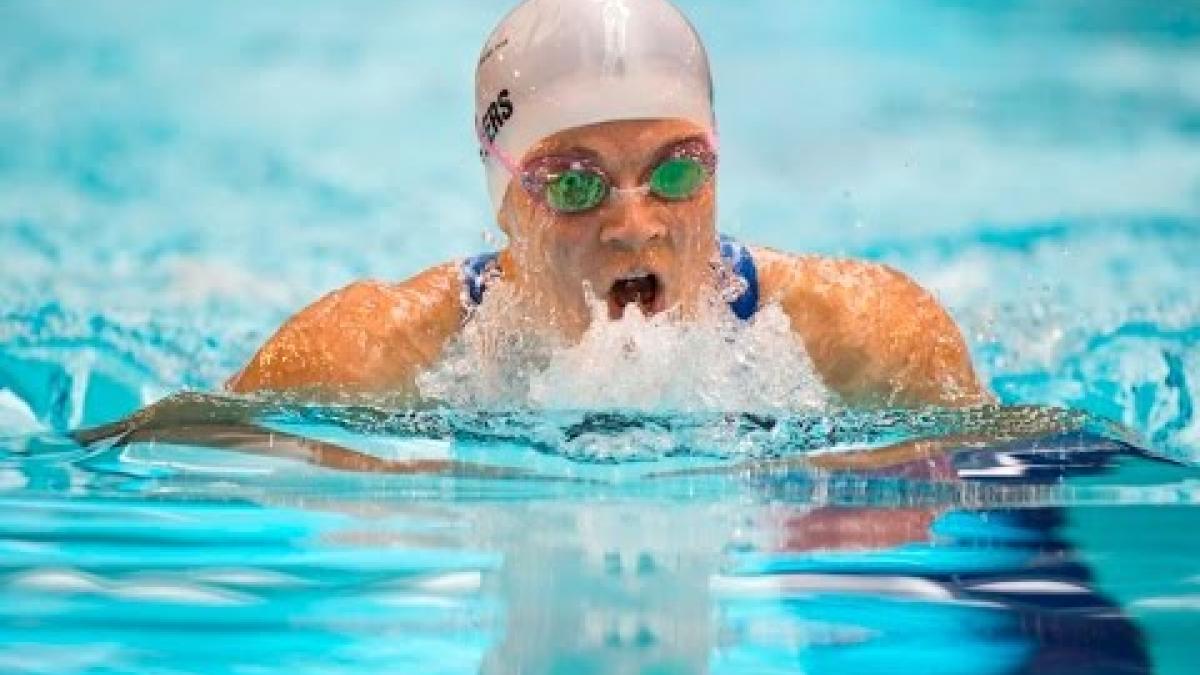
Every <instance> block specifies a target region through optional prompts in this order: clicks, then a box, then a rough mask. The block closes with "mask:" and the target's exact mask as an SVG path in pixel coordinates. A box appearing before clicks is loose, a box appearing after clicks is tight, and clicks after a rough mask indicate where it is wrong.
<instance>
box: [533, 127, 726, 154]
mask: <svg viewBox="0 0 1200 675" xmlns="http://www.w3.org/2000/svg"><path fill="white" fill-rule="evenodd" d="M705 133H706V130H705V129H704V127H701V126H700V125H698V124H696V123H695V122H690V121H688V120H681V119H645V120H617V121H612V122H601V123H599V124H589V125H587V126H582V127H575V128H573V129H566V130H564V131H560V132H558V133H556V134H553V135H551V136H547V137H546V138H543V139H542V140H541V141H539V142H538V143H536V144H535V145H534V146H533V147H532V148H530V149H529V152H527V153H526V157H535V156H540V155H551V154H556V153H561V152H570V151H579V150H588V151H591V152H594V153H596V154H599V155H603V156H626V157H628V156H638V155H641V154H646V153H652V152H655V151H657V150H658V149H659V148H661V147H662V146H664V145H668V144H671V143H675V142H677V141H681V140H684V139H687V138H695V137H697V136H704V135H705Z"/></svg>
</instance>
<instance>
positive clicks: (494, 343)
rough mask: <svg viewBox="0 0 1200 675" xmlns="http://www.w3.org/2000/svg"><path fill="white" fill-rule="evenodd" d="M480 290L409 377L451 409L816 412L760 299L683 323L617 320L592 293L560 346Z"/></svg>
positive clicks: (774, 314) (820, 391) (812, 382)
mask: <svg viewBox="0 0 1200 675" xmlns="http://www.w3.org/2000/svg"><path fill="white" fill-rule="evenodd" d="M501 285H502V284H499V285H497V288H494V289H489V292H488V296H487V297H485V299H484V303H483V305H481V306H480V308H479V309H478V311H476V314H475V316H474V318H473V319H472V320H471V322H470V323H468V325H467V326H466V328H465V329H464V330H463V332H462V334H461V335H460V336H459V337H458V338H456V339H455V340H454V341H453V342H452V343H451V344H450V345H449V346H448V347H447V351H446V355H445V356H444V358H443V359H442V361H441V362H440V363H438V364H436V365H435V366H434V367H433V368H432V369H431V370H429V371H428V372H426V373H424V374H423V375H422V376H421V377H420V378H419V379H418V385H419V387H420V389H421V392H422V394H423V395H424V396H426V397H429V398H432V399H436V400H440V401H443V402H445V403H447V404H449V405H452V406H455V407H465V408H488V407H505V408H510V407H513V406H517V407H527V408H533V409H549V410H581V409H587V410H635V411H647V412H661V411H672V412H714V411H741V410H756V411H792V412H817V411H823V410H825V409H827V407H828V403H829V394H828V392H827V390H826V389H825V387H824V386H823V385H822V384H821V381H820V379H819V377H818V376H817V375H816V372H815V370H814V369H813V366H812V363H811V361H810V359H809V357H808V354H807V353H806V352H805V350H804V347H803V345H802V343H801V342H800V341H799V340H798V339H797V338H796V336H795V335H794V333H793V332H792V330H791V326H790V323H789V321H788V318H787V317H786V316H785V315H784V313H783V311H782V310H781V309H779V308H778V307H777V306H767V307H764V308H763V309H762V310H760V311H759V312H758V314H757V315H756V316H755V317H754V318H753V319H752V320H751V321H749V322H746V323H740V322H737V321H736V320H735V319H734V318H733V317H732V316H731V315H729V313H728V310H727V309H726V308H725V306H723V305H719V306H717V307H714V308H713V311H710V312H707V313H705V315H704V316H701V317H700V318H698V319H696V320H694V321H680V320H678V319H675V318H673V317H672V315H671V313H670V312H665V313H662V314H659V315H655V316H652V317H646V316H644V315H643V314H642V313H641V312H640V311H639V310H638V309H637V307H636V306H630V307H628V308H627V311H626V312H625V313H624V316H623V317H622V318H621V319H620V320H616V321H613V320H609V319H607V318H606V317H605V313H606V309H605V308H604V306H603V304H602V303H601V302H599V301H596V300H594V299H593V300H592V308H593V319H592V322H591V324H590V326H589V327H588V329H587V330H586V331H585V332H584V334H583V336H582V338H581V339H580V340H579V341H578V342H577V343H574V344H570V343H567V342H565V341H564V340H562V339H561V338H559V337H557V336H556V335H554V334H553V333H551V332H550V331H549V330H548V329H545V328H544V326H546V325H549V324H551V323H552V322H549V321H545V320H544V319H543V320H541V321H538V322H534V321H533V320H530V319H526V320H519V319H518V320H514V319H513V317H512V313H510V312H509V311H508V310H509V309H512V307H511V305H509V302H510V299H507V298H505V295H506V293H505V292H504V291H503V289H501V288H499V286H501Z"/></svg>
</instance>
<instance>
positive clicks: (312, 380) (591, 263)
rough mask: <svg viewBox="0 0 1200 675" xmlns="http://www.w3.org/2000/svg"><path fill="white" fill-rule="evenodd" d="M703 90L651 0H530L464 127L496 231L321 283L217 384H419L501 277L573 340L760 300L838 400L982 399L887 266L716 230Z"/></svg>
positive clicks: (336, 396) (513, 306)
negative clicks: (381, 277)
mask: <svg viewBox="0 0 1200 675" xmlns="http://www.w3.org/2000/svg"><path fill="white" fill-rule="evenodd" d="M712 96H713V92H712V82H711V77H710V74H709V66H708V60H707V56H706V53H705V49H704V47H703V45H702V43H701V41H700V38H699V36H698V35H697V33H696V31H695V30H694V29H693V27H692V26H691V25H690V24H689V23H688V21H687V19H686V18H684V17H683V16H682V14H680V12H679V11H678V10H677V9H676V8H675V7H674V6H672V5H671V4H670V3H669V2H667V1H666V0H526V1H525V2H523V3H522V4H520V5H519V6H518V7H517V8H516V9H515V10H513V11H512V12H511V13H510V14H509V15H508V16H507V17H505V18H504V19H503V20H502V21H501V22H500V24H499V25H498V26H497V27H496V29H495V30H494V31H493V33H492V34H491V36H490V37H489V38H488V39H487V41H486V42H485V44H484V47H483V49H482V52H481V55H480V58H479V61H478V66H477V70H476V78H475V102H476V110H475V113H476V114H475V129H474V133H475V136H476V137H477V139H478V141H479V144H480V156H481V158H482V160H483V164H484V168H485V173H486V178H487V184H488V188H489V191H490V195H491V199H492V205H493V208H494V211H495V214H496V221H497V223H498V224H499V227H500V229H501V230H502V231H503V232H504V233H505V235H507V240H508V245H507V246H506V247H505V248H503V249H502V250H500V251H498V252H497V253H495V254H485V255H480V256H475V257H473V258H469V259H467V260H466V261H465V262H450V263H446V264H442V265H439V266H436V267H433V268H431V269H428V270H426V271H424V272H422V273H420V274H418V275H416V276H415V277H413V278H411V279H408V280H406V281H402V282H399V283H391V282H383V281H360V282H356V283H353V284H351V285H349V286H348V287H346V288H343V289H341V290H338V291H335V292H333V293H331V294H329V295H327V296H325V297H324V298H321V299H320V300H318V301H317V302H315V303H314V304H313V305H311V306H309V307H308V308H306V309H304V310H302V311H300V312H299V313H298V314H296V315H295V316H293V317H292V318H291V319H290V320H288V321H287V322H286V323H285V324H284V325H283V326H282V327H281V328H280V329H279V331H278V332H277V333H276V334H275V335H274V336H273V337H272V338H270V339H269V340H268V341H267V343H266V344H265V345H263V346H262V347H261V349H260V350H259V351H258V352H257V354H255V355H254V356H253V358H252V359H251V360H250V362H249V363H248V364H247V365H246V366H245V367H244V368H243V369H242V370H241V371H240V372H238V373H237V374H236V375H235V376H234V377H232V378H231V379H230V381H229V382H228V385H227V386H228V389H229V390H230V391H231V392H234V393H250V392H272V393H286V394H291V395H299V396H301V397H306V398H307V397H311V398H316V399H318V400H347V399H354V398H364V399H372V400H378V399H379V398H381V397H382V398H385V399H388V400H393V401H402V402H404V403H419V402H420V400H421V395H420V391H419V389H418V387H417V384H416V382H417V376H418V374H419V373H421V372H422V371H424V370H426V369H428V368H430V367H431V366H433V365H434V364H435V363H436V362H437V361H438V359H439V357H440V356H441V355H442V354H443V350H444V348H445V347H446V346H447V344H448V343H449V342H450V340H451V339H452V338H454V337H455V336H456V335H457V334H459V333H460V331H461V330H462V329H463V328H464V326H465V325H466V324H468V323H469V322H471V321H472V320H473V319H474V318H475V316H476V311H475V310H476V308H477V307H478V306H479V305H480V303H482V302H483V301H484V299H485V297H486V296H487V295H488V294H494V293H497V292H501V291H503V292H504V293H505V294H506V297H507V298H508V300H509V302H508V304H507V305H506V308H507V309H506V311H508V312H509V313H512V314H516V315H521V316H524V317H536V321H537V323H538V324H539V327H540V328H543V329H548V330H552V331H554V332H556V333H557V334H558V335H559V336H561V337H562V338H563V339H564V340H566V341H568V342H570V341H578V340H579V339H580V338H581V336H582V335H583V333H584V332H585V331H586V330H587V329H588V327H589V325H590V323H591V322H592V321H603V320H619V319H621V318H622V317H623V316H624V315H625V314H626V312H629V311H632V309H633V308H636V310H637V311H640V312H641V313H642V314H644V315H647V316H654V315H665V316H666V317H670V318H671V319H672V320H678V321H689V320H696V317H697V316H698V315H700V314H702V312H703V311H704V308H705V307H714V306H715V307H717V308H718V309H719V310H720V311H725V312H728V313H729V314H730V315H731V317H732V318H735V319H736V320H737V321H742V322H751V321H754V317H755V314H756V312H758V311H759V310H760V309H762V308H763V307H766V306H768V305H772V304H774V305H778V307H779V308H781V309H782V311H783V312H784V313H785V314H786V316H787V318H788V320H789V322H790V325H791V328H792V331H793V333H794V335H795V339H796V340H798V341H799V342H800V344H802V346H803V347H804V349H805V350H806V351H807V353H808V355H809V357H810V358H811V360H812V362H813V365H814V367H815V369H816V371H817V373H818V374H819V376H820V378H821V379H822V381H823V382H824V384H825V385H826V386H827V387H828V388H829V390H830V391H831V392H833V393H834V394H836V395H837V396H838V397H839V398H840V399H841V402H842V403H844V404H845V405H853V406H873V407H919V406H944V407H956V406H973V405H981V404H986V403H990V402H992V400H993V399H992V396H991V394H990V393H989V392H988V391H987V389H986V388H985V387H984V386H983V385H982V384H981V383H980V379H979V377H978V375H977V374H976V372H975V370H974V367H973V366H972V363H971V360H970V356H969V353H968V350H967V347H966V344H965V342H964V340H963V337H962V335H961V333H960V331H959V329H958V328H957V326H956V325H955V324H954V322H953V320H952V319H951V318H950V317H949V315H948V314H947V312H946V311H945V309H943V308H942V307H941V306H940V305H939V303H938V302H937V300H935V299H934V297H933V296H932V295H930V293H928V292H927V291H925V290H924V289H922V288H921V287H920V286H918V285H917V284H916V283H914V282H913V281H912V280H911V279H909V278H908V277H906V276H905V275H904V274H902V273H901V272H898V271H896V270H894V269H891V268H889V267H886V266H883V265H879V264H875V263H870V262H864V261H856V260H839V259H831V258H825V257H822V256H817V255H790V254H786V253H781V252H777V251H774V250H771V249H768V248H763V247H758V246H749V245H746V244H743V243H741V242H738V241H736V240H733V239H730V238H726V237H722V236H721V235H720V233H719V232H718V231H717V229H716V188H717V174H718V166H719V159H720V148H719V146H718V143H717V128H716V120H715V116H714V111H713V106H712ZM430 236H434V231H433V230H431V231H430ZM589 296H594V297H595V298H596V299H598V300H599V302H601V303H602V305H601V306H602V308H603V311H602V312H600V313H597V312H595V311H593V309H592V307H591V306H590V305H589ZM514 325H515V326H518V327H517V328H514V330H520V328H519V325H520V324H519V323H515V324H514Z"/></svg>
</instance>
